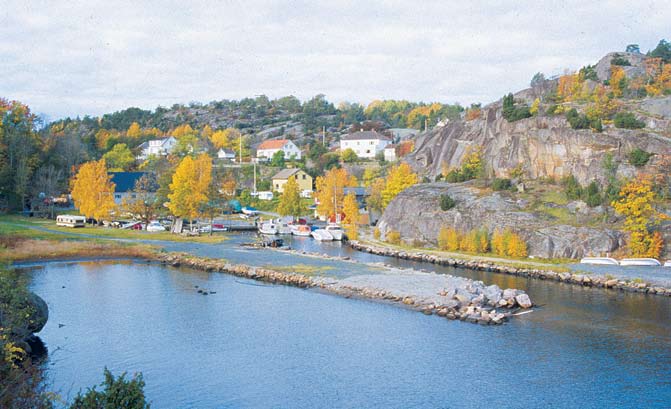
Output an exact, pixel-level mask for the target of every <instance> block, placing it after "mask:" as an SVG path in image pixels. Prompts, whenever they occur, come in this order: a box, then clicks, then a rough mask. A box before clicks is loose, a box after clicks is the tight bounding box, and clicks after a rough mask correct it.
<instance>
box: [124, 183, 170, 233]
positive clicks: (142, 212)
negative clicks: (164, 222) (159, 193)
mask: <svg viewBox="0 0 671 409" xmlns="http://www.w3.org/2000/svg"><path fill="white" fill-rule="evenodd" d="M157 188H158V185H157V183H156V180H155V179H154V177H152V176H150V175H149V174H145V175H143V176H141V177H140V178H139V179H138V180H137V181H136V182H135V186H133V191H132V192H133V194H132V195H129V196H126V198H124V200H123V202H122V203H121V207H122V208H123V209H124V210H125V211H126V212H128V213H130V214H132V215H134V216H136V217H139V218H140V220H142V222H143V223H145V224H146V223H149V221H151V220H153V219H155V218H156V216H157V214H158V210H159V209H160V205H159V203H158V201H157V200H156V199H157V197H156V190H157Z"/></svg>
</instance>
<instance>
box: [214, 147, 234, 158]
mask: <svg viewBox="0 0 671 409" xmlns="http://www.w3.org/2000/svg"><path fill="white" fill-rule="evenodd" d="M217 158H219V159H222V160H230V161H234V160H235V152H233V151H232V150H230V149H223V148H222V149H219V152H217Z"/></svg>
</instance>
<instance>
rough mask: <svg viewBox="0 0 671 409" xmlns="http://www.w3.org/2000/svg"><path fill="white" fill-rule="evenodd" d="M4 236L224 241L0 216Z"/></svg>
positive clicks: (218, 236) (216, 236)
mask: <svg viewBox="0 0 671 409" xmlns="http://www.w3.org/2000/svg"><path fill="white" fill-rule="evenodd" d="M5 234H15V235H20V236H21V237H29V238H40V239H50V238H60V239H62V238H63V235H64V234H65V235H68V236H70V237H74V238H80V239H82V240H87V239H91V237H88V236H95V237H93V239H96V238H100V239H105V238H109V239H130V240H161V241H176V242H196V243H220V242H222V241H224V240H226V237H225V236H222V235H217V234H214V235H212V236H209V235H207V234H205V235H202V236H196V237H185V236H181V235H178V234H172V233H170V232H167V231H166V232H147V231H143V230H122V229H112V228H106V227H98V226H90V225H87V226H86V227H84V228H76V229H73V228H70V227H61V226H56V222H55V221H54V220H47V219H35V218H27V217H22V216H15V215H5V216H0V236H1V235H5Z"/></svg>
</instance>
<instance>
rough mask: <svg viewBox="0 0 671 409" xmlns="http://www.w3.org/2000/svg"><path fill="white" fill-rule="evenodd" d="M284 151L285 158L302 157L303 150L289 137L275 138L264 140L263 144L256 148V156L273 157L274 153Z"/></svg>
mask: <svg viewBox="0 0 671 409" xmlns="http://www.w3.org/2000/svg"><path fill="white" fill-rule="evenodd" d="M278 151H282V152H284V158H285V159H291V158H295V159H300V158H301V150H300V149H298V146H296V144H295V143H293V142H291V141H290V140H288V139H274V140H272V141H263V142H262V143H261V145H259V146H258V147H257V148H256V157H257V158H265V159H271V158H272V157H273V155H274V154H275V153H276V152H278Z"/></svg>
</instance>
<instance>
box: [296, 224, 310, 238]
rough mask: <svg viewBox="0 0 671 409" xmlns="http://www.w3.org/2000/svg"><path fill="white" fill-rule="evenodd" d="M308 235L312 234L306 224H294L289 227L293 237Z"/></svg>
mask: <svg viewBox="0 0 671 409" xmlns="http://www.w3.org/2000/svg"><path fill="white" fill-rule="evenodd" d="M310 233H312V229H311V228H310V226H308V225H306V224H298V225H296V224H294V225H293V226H291V234H293V235H294V236H303V237H309V236H310Z"/></svg>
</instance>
